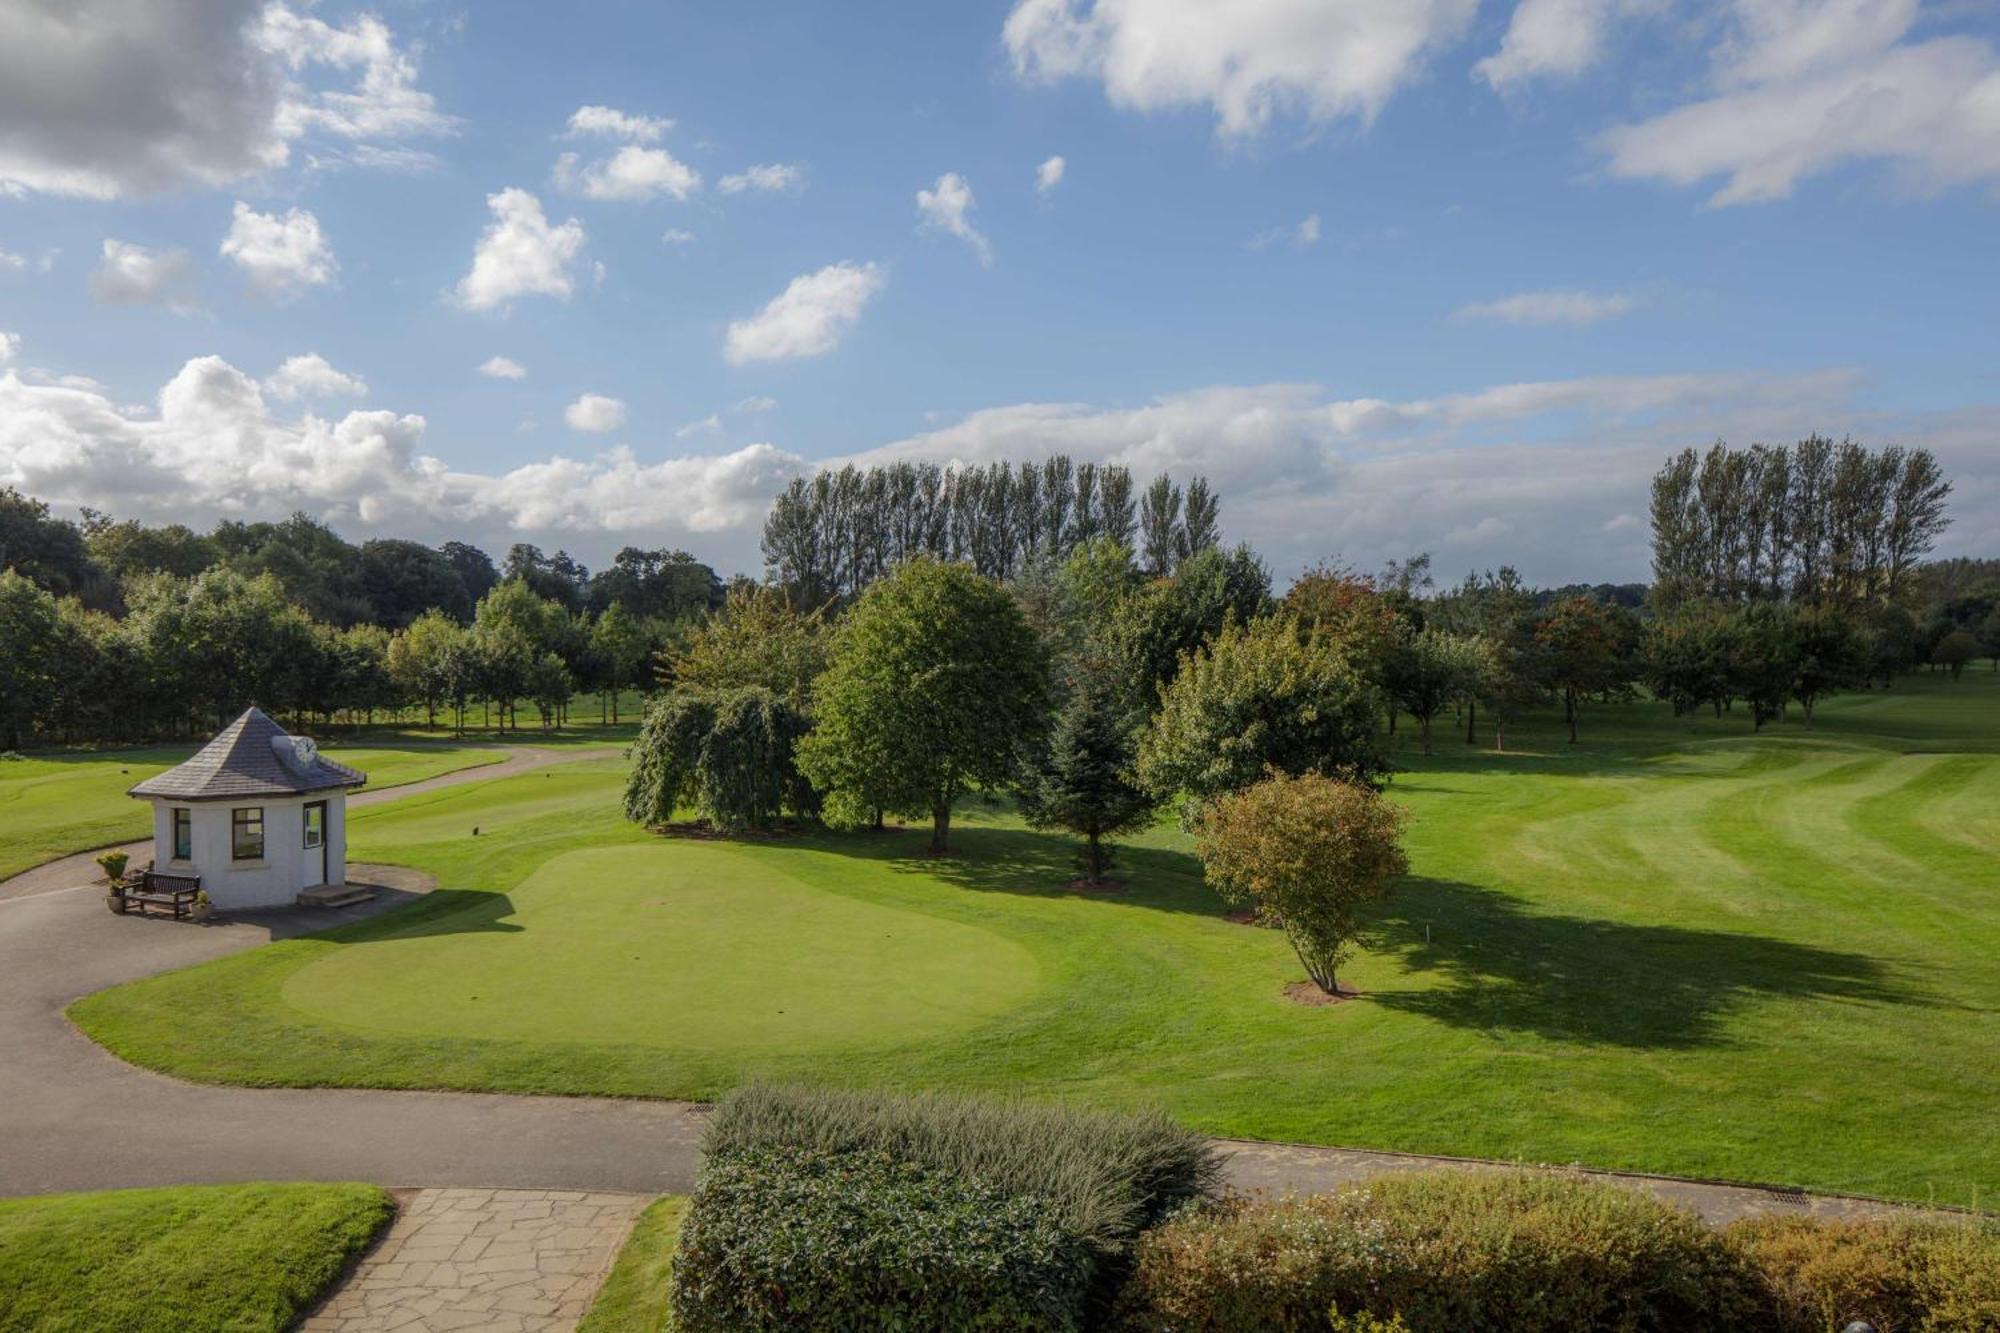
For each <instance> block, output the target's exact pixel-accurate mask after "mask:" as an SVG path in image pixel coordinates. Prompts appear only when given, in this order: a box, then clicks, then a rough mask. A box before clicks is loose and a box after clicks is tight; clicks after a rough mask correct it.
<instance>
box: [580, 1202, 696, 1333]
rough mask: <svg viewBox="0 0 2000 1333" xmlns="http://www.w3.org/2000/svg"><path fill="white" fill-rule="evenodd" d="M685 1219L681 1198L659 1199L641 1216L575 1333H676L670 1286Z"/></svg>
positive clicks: (685, 1206) (685, 1207)
mask: <svg viewBox="0 0 2000 1333" xmlns="http://www.w3.org/2000/svg"><path fill="white" fill-rule="evenodd" d="M686 1214H687V1198H686V1196H684V1195H678V1194H670V1195H668V1196H667V1197H666V1198H663V1199H655V1200H654V1201H653V1202H652V1204H651V1205H650V1206H649V1207H648V1208H647V1209H646V1211H645V1212H643V1213H641V1214H639V1221H638V1223H637V1224H636V1225H635V1226H633V1228H632V1235H631V1236H630V1238H628V1239H627V1240H626V1242H625V1248H624V1249H622V1250H620V1251H619V1252H618V1262H617V1263H616V1264H614V1265H612V1268H611V1273H610V1275H609V1276H608V1277H606V1278H605V1279H604V1285H603V1286H601V1287H599V1288H598V1289H597V1300H596V1301H595V1302H594V1303H593V1304H592V1305H591V1307H590V1313H589V1314H587V1315H585V1316H584V1318H583V1323H582V1324H581V1325H580V1326H579V1327H578V1329H577V1333H673V1329H674V1317H673V1310H672V1309H671V1308H670V1301H669V1295H670V1293H669V1291H668V1287H667V1283H668V1281H669V1279H671V1278H672V1276H673V1272H674V1245H675V1244H676V1243H677V1242H678V1241H679V1240H680V1235H681V1219H682V1218H683V1217H684V1216H686Z"/></svg>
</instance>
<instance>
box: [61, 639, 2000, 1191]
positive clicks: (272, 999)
mask: <svg viewBox="0 0 2000 1333" xmlns="http://www.w3.org/2000/svg"><path fill="white" fill-rule="evenodd" d="M1439 733H1440V740H1439V745H1438V749H1439V753H1438V755H1437V756H1436V757H1435V758H1431V759H1423V758H1420V757H1418V756H1415V755H1414V754H1406V755H1405V760H1406V762H1407V764H1408V771H1406V772H1404V773H1403V774H1401V775H1400V776H1399V777H1398V778H1397V780H1396V782H1395V784H1394V787H1393V788H1392V794H1393V796H1394V797H1395V798H1396V799H1397V800H1399V801H1402V802H1404V803H1406V804H1407V805H1408V806H1410V808H1411V809H1412V810H1413V812H1414V813H1415V816H1416V817H1415V821H1414V823H1413V825H1412V828H1411V831H1410V838H1409V841H1410V850H1411V859H1412V863H1413V874H1412V876H1411V878H1410V879H1409V880H1408V881H1407V882H1406V883H1405V884H1404V885H1403V886H1402V888H1401V890H1400V892H1399V895H1398V897H1397V898H1396V899H1395V901H1394V902H1393V903H1392V904H1391V905H1390V906H1389V907H1388V908H1387V909H1386V910H1384V911H1381V912H1379V913H1378V914H1377V916H1376V921H1375V927H1376V938H1375V941H1374V944H1373V946H1372V947H1371V949H1370V950H1369V951H1367V952H1365V953H1363V954H1361V955H1360V956H1359V957H1357V959H1356V960H1355V961H1354V963H1353V964H1352V966H1351V967H1350V968H1349V970H1348V972H1347V973H1346V976H1347V978H1348V979H1349V980H1350V981H1351V983H1352V984H1355V985H1358V986H1359V987H1360V988H1361V989H1362V990H1364V991H1365V992H1367V995H1366V998H1364V999H1362V1000H1360V1001H1357V1002H1353V1003H1348V1004H1343V1005H1339V1006H1336V1007H1332V1008H1305V1007H1301V1006H1298V1005H1296V1004H1294V1003H1292V1002H1290V1001H1288V1000H1287V999H1286V998H1285V997H1284V995H1283V987H1284V986H1285V984H1286V983H1287V982H1289V981H1292V980H1294V979H1296V978H1298V977H1300V976H1302V975H1303V971H1302V969H1301V968H1300V966H1299V964H1298V962H1297V960H1296V959H1294V958H1293V957H1292V955H1291V953H1290V951H1289V949H1288V948H1287V947H1286V945H1285V943H1284V941H1283V939H1282V938H1281V937H1280V936H1278V935H1277V934H1275V933H1272V932H1268V931H1262V930H1258V929H1255V928H1251V927H1245V926H1238V925H1233V924H1230V923H1229V922H1228V921H1226V920H1224V919H1223V908H1222V905H1221V904H1220V903H1219V902H1218V901H1217V900H1216V898H1215V897H1214V895H1213V894H1212V893H1211V892H1209V891H1208V890H1207V889H1206V888H1204V887H1203V885H1202V884H1201V882H1200V879H1199V876H1198V873H1197V867H1196V866H1195V863H1194V861H1193V858H1192V857H1191V856H1190V855H1189V854H1188V852H1187V850H1186V847H1187V844H1186V840H1185V839H1184V838H1183V836H1182V835H1181V834H1180V833H1178V832H1177V831H1176V830H1175V829H1174V828H1173V827H1172V826H1171V825H1170V824H1168V823H1165V822H1163V823H1162V824H1161V825H1160V826H1159V827H1158V828H1156V829H1155V830H1154V831H1153V832H1152V833H1151V834H1149V835H1147V836H1146V837H1145V838H1143V839H1141V840H1140V845H1139V846H1138V847H1136V848H1134V849H1133V850H1132V851H1131V852H1130V853H1129V855H1128V858H1127V862H1126V866H1125V869H1124V871H1123V873H1124V875H1125V877H1126V879H1127V881H1128V885H1127V889H1126V891H1125V893H1124V894H1122V895H1120V896H1117V897H1110V898H1104V897H1084V896H1079V895H1075V894H1072V893H1068V892H1066V891H1064V890H1063V888H1062V887H1061V886H1062V885H1063V884H1064V883H1065V882H1066V881H1067V880H1068V879H1069V878H1070V877H1071V876H1072V875H1073V873H1074V872H1073V870H1072V869H1071V867H1070V861H1069V857H1070V853H1071V848H1070V846H1069V844H1068V843H1067V842H1066V841H1064V840H1062V839H1059V838H1053V837H1047V836H1043V835H1039V834H1034V833H1030V832H1028V831H1026V830H1024V829H1022V828H1021V827H1020V826H1019V824H1018V821H1017V820H1016V819H1015V818H1014V817H1013V816H1012V814H1011V812H1010V811H1009V810H1008V809H1007V808H1006V807H1005V806H1004V805H994V806H982V805H980V804H978V803H976V802H975V803H970V804H969V808H968V809H967V810H966V812H965V815H964V823H963V831H962V832H960V833H955V835H954V836H955V838H956V840H957V843H958V846H959V848H960V850H961V853H962V855H961V856H959V857H957V858H952V859H947V860H934V859H931V858H928V857H925V856H923V855H922V854H921V849H922V846H923V838H922V835H921V834H920V833H918V832H915V831H912V832H910V833H907V834H891V835H887V836H871V835H866V834H853V835H844V836H843V835H818V836H813V837H802V838H775V839H767V840H757V841H743V842H692V841H681V840H668V839H661V838H657V837H654V836H652V835H648V834H646V833H643V832H641V831H639V830H637V829H634V828H631V827H630V826H628V825H626V824H625V823H624V822H623V821H622V819H621V818H620V817H619V814H618V794H619V790H620V784H621V776H622V770H623V764H622V763H619V762H611V761H589V762H585V763H580V764H577V765H573V766H566V767H564V768H562V769H558V770H545V771H544V772H542V773H538V774H529V775H525V776H523V777H520V778H517V779H512V780H508V781H505V782H496V783H491V784H475V785H472V786H469V787H464V788H459V789H456V790H453V791H448V792H437V793H432V794H429V795H427V796H424V797H421V798H415V799H413V800H412V801H411V802H409V803H407V804H403V803H391V804H389V805H386V806H383V807H380V808H377V809H372V810H368V811H365V812H360V813H358V814H357V816H356V819H355V821H354V850H355V855H356V856H357V857H364V858H367V859H371V860H387V861H396V862H404V863H408V864H413V865H419V866H423V867H425V868H428V869H430V870H432V871H434V872H436V873H437V874H438V875H439V877H440V879H441V881H442V882H443V883H444V884H445V885H446V886H448V887H447V889H446V890H444V891H442V892H440V893H439V894H436V895H433V897H432V900H431V901H429V902H426V903H423V904H419V905H416V906H414V907H412V908H411V909H408V910H406V911H405V912H404V913H402V914H400V915H396V916H391V917H385V918H381V919H378V920H376V921H374V922H369V923H364V924H362V925H359V926H356V927H351V928H348V929H345V930H342V931H338V932H334V933H332V934H329V935H325V936H320V937H316V938H311V939H301V940H294V941H288V942H286V943H283V944H278V945H274V946H271V947H269V948H265V949H259V950H256V951H254V952H252V953H248V954H243V955H238V956H236V957H233V958H229V959H226V960H223V961H221V962H217V963H212V964H207V965H204V966H202V967H199V968H195V969H191V970H189V971H185V972H180V973H174V974H169V975H166V976H162V977H158V978H154V979H151V980H148V981H143V982H138V983H134V984H133V985H130V986H126V987H122V988H119V989H117V990H113V991H109V992H105V993H103V994H100V995H97V996H93V997H90V998H88V999H86V1000H84V1001H82V1002H80V1003H79V1004H77V1005H76V1006H74V1007H73V1010H72V1013H73V1016H74V1017H75V1018H76V1020H77V1021H78V1022H79V1023H80V1024H81V1025H82V1026H83V1028H84V1030H85V1031H87V1032H88V1033H90V1034H91V1035H92V1036H94V1037H96V1038H97V1039H98V1040H100V1041H103V1042H104V1043H105V1044H107V1045H108V1046H110V1047H111V1048H112V1049H113V1050H115V1051H117V1052H118V1053H119V1054H121V1055H123V1056H125V1057H126V1058H128V1059H132V1060H135V1061H137V1062H139V1063H141V1064H145V1065H148V1066H151V1067H154V1068H158V1069H162V1070H166V1071H169V1072H172V1073H175V1074H178V1075H181V1076H183V1077H188V1078H194V1079H200V1080H209V1081H224V1082H243V1083H262V1084H350V1085H375V1086H397V1087H461V1088H500V1089H515V1090H521V1091H538V1092H568V1093H580V1092H598V1093H614V1094H633V1095H653V1096H672V1097H697V1098H700V1097H710V1096H713V1095H715V1094H717V1093H719V1092H721V1091H723V1090H725V1089H727V1088H729V1087H731V1086H733V1085H735V1084H737V1083H739V1082H741V1081H743V1080H744V1079H746V1078H751V1077H772V1078H788V1079H789V1078H797V1079H807V1080H826V1081H839V1082H850V1083H856V1084H879V1085H893V1086H949V1087H958V1088H966V1089H975V1090H988V1091H995V1092H1020V1093H1026V1094H1029V1095H1035V1096H1048V1097H1066V1098H1074V1099H1077V1100H1082V1101H1089V1102H1094V1103H1098V1104H1103V1105H1109V1106H1120V1105H1132V1104H1142V1103H1154V1104H1161V1105H1164V1106H1166V1107H1167V1108H1169V1109H1170V1110H1172V1111H1173V1112H1174V1113H1176V1114H1177V1115H1179V1116H1181V1117H1182V1118H1183V1119H1185V1120H1186V1121H1188V1122H1189V1123H1191V1124H1194V1125H1197V1126H1199V1127H1201V1128H1204V1129H1207V1130H1210V1131H1213V1132H1217V1133H1223V1134H1231V1135H1241V1136H1247V1137H1258V1138H1272V1139H1292V1140H1303V1141H1309V1142H1318V1143H1335V1144H1346V1145H1353V1146H1366V1147H1378V1148H1398V1149H1408V1150H1416V1151H1428V1152H1444V1153H1464V1154H1471V1155H1478V1156H1492V1157H1505V1158H1524V1159H1530V1160H1539V1161H1553V1162H1581V1163H1586V1164H1589V1165H1594V1166H1603V1167H1621V1168H1632V1169H1641V1170H1653V1171H1664V1172H1673V1173H1680V1174H1690V1175H1705V1176H1716V1177H1724V1178H1732V1179H1738V1180H1752V1181H1769V1182H1779V1183H1787V1184H1796V1185H1803V1186H1810V1187H1816V1188H1820V1189H1837V1190H1852V1191H1858V1192H1862V1193H1872V1194H1880V1195H1886V1196H1894V1197H1899V1198H1910V1199H1925V1198H1936V1199H1938V1200H1940V1201H1944V1202H1959V1203H1964V1202H1971V1201H1973V1200H1974V1199H1975V1198H1977V1199H1979V1200H1981V1201H1983V1202H1986V1203H1988V1204H1990V1203H1991V1202H1992V1200H1993V1199H1994V1198H1995V1197H1996V1195H2000V1117H1995V1115H1994V1114H1993V1107H1994V1106H1995V1105H2000V682H1995V681H1994V680H1993V679H1992V678H1990V677H1988V676H1986V675H1984V674H1983V673H1982V674H1979V675H1974V674H1972V673H1968V675H1967V676H1966V678H1965V679H1964V680H1963V681H1961V682H1959V683H1957V684H1956V685H1953V684H1952V683H1950V682H1948V681H1946V680H1943V679H1941V678H1929V677H1921V678H1918V679H1916V680H1913V681H1910V682H1908V683H1907V684H1905V685H1899V686H1898V688H1897V690H1896V691H1894V692H1893V693H1890V694H1887V695H1883V694H1879V693H1878V694H1862V695H1854V696H1849V697H1847V698H1845V699H1842V700H1839V701H1837V702H1835V703H1833V704H1829V705H1827V706H1826V707H1825V708H1824V709H1823V711H1822V715H1821V721H1820V724H1819V726H1818V727H1817V728H1816V729H1815V730H1814V731H1812V732H1807V731H1805V730H1804V729H1803V727H1801V726H1799V725H1798V724H1796V723H1789V724H1786V725H1784V726H1782V727H1780V728H1777V729H1775V730H1773V731H1769V732H1767V733H1766V734H1765V735H1762V736H1752V735H1750V734H1749V728H1748V725H1747V722H1746V721H1745V720H1744V719H1742V718H1740V717H1735V716H1732V717H1726V718H1724V719H1721V720H1719V721H1718V720H1715V719H1710V718H1702V719H1695V720H1687V721H1677V720H1675V719H1673V718H1672V717H1671V716H1670V715H1669V714H1668V712H1667V710H1666V709H1665V708H1663V707H1660V706H1657V705H1653V704H1633V705H1616V706H1604V707H1596V708H1592V709H1590V710H1589V711H1588V713H1587V714H1586V717H1585V719H1584V732H1583V743H1582V744H1580V745H1578V746H1576V747H1574V748H1572V747H1570V746H1568V745H1566V744H1564V743H1563V742H1562V740H1561V738H1560V731H1559V727H1558V725H1557V723H1556V721H1555V720H1554V719H1553V718H1544V719H1537V720H1536V724H1535V725H1533V726H1527V727H1519V728H1516V729H1515V733H1516V734H1515V735H1513V736H1512V737H1510V741H1511V744H1512V746H1513V747H1514V748H1513V750H1512V752H1510V753H1508V754H1505V755H1501V754H1494V753H1491V752H1489V751H1484V750H1472V749H1468V748H1466V747H1465V746H1463V744H1462V743H1460V742H1458V741H1455V740H1450V739H1447V737H1448V736H1449V734H1450V729H1449V727H1448V726H1446V725H1440V727H1439ZM475 824H477V825H479V827H480V836H479V837H477V838H474V837H472V836H471V828H472V826H473V825H475ZM878 929H879V935H878V934H877V931H878ZM904 932H911V933H910V934H908V935H905V934H904ZM475 980H476V982H477V984H478V985H479V986H480V989H478V990H477V991H476V992H475V991H473V990H472V989H471V984H472V983H473V982H474V981H475ZM475 993H476V994H478V995H479V996H480V998H479V999H478V1000H473V999H472V998H471V995H472V994H475ZM781 1009H782V1010H783V1011H784V1012H783V1013H782V1014H781V1013H779V1012H778V1011H779V1010H781ZM795 1010H796V1011H797V1012H794V1011H795ZM933 1010H935V1012H933Z"/></svg>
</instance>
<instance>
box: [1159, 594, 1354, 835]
mask: <svg viewBox="0 0 2000 1333" xmlns="http://www.w3.org/2000/svg"><path fill="white" fill-rule="evenodd" d="M1381 712H1382V709H1381V696H1380V695H1379V694H1378V693H1377V692H1376V690H1375V688H1374V686H1372V685H1370V684H1369V683H1368V682H1367V681H1366V680H1365V679H1363V677H1362V675H1361V672H1360V671H1359V670H1358V669H1357V668H1356V665H1355V663H1354V661H1353V658H1352V656H1351V653H1350V651H1349V650H1348V648H1347V647H1346V646H1345V645H1344V644H1342V643H1340V642H1338V641H1336V640H1335V639H1333V638H1331V637H1330V636H1327V635H1323V634H1312V633H1304V632H1302V631H1301V628H1300V626H1299V623H1298V622H1297V621H1296V620H1293V619H1291V618H1289V617H1279V616H1266V617H1262V618H1260V619H1258V620H1255V621H1252V622H1251V623H1250V624H1247V625H1229V626H1226V627H1225V628H1224V629H1223V630H1222V631H1221V633H1219V634H1217V635H1216V637H1215V640H1214V642H1213V643H1211V644H1210V645H1209V646H1208V647H1207V648H1205V649H1199V650H1197V651H1195V652H1192V653H1189V654H1187V655H1186V656H1184V657H1183V658H1182V659H1181V669H1180V671H1179V673H1178V674H1177V675H1176V676H1175V678H1174V682H1173V684H1172V685H1171V686H1169V687H1168V688H1167V689H1166V690H1165V691H1163V692H1162V694H1161V698H1160V711H1159V713H1158V715H1157V716H1156V717H1155V718H1154V719H1153V726H1152V729H1151V731H1149V732H1148V733H1147V734H1146V736H1145V737H1144V738H1143V739H1142V740H1141V742H1140V746H1139V776H1140V778H1141V780H1142V781H1144V782H1145V784H1146V785H1147V786H1148V787H1150V788H1151V789H1152V790H1153V792H1154V793H1155V794H1156V795H1158V796H1160V797H1161V798H1162V799H1168V798H1171V797H1173V796H1175V795H1177V794H1184V795H1186V796H1189V797H1191V798H1193V799H1194V800H1195V801H1197V802H1205V801H1212V800H1214V799H1216V798H1217V797H1220V796H1222V795H1225V794H1226V793H1229V792H1232V791H1240V790H1241V789H1243V788H1244V787H1247V786H1249V785H1250V784H1251V783H1253V782H1256V781H1258V780H1259V779H1260V778H1262V777H1263V776H1264V774H1265V773H1266V772H1267V771H1268V770H1271V769H1276V770H1277V771H1279V772H1281V773H1287V774H1293V775H1297V774H1301V773H1306V772H1311V771H1319V772H1326V773H1340V774H1342V775H1344V776H1347V777H1351V778H1353V779H1354V780H1355V781H1357V782H1373V781H1375V780H1377V779H1378V778H1380V777H1381V776H1382V775H1383V774H1384V773H1386V772H1387V770H1388V759H1387V757H1386V756H1385V755H1384V753H1383V750H1382V744H1381V739H1380V737H1379V735H1378V733H1377V719H1378V718H1380V716H1381Z"/></svg>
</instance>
